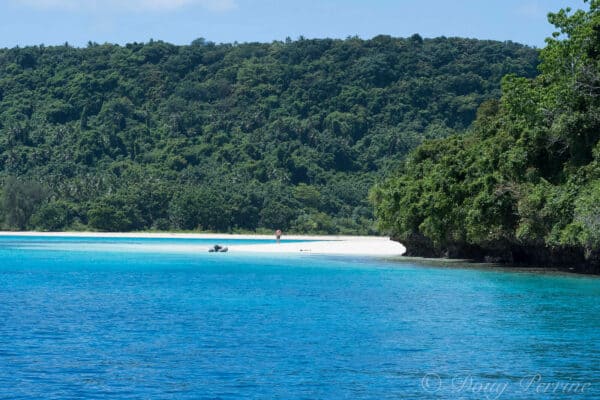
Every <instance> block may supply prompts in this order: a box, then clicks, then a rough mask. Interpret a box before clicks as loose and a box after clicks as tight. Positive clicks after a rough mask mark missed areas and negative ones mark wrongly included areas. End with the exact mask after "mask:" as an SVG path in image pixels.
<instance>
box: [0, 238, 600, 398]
mask: <svg viewBox="0 0 600 400" xmlns="http://www.w3.org/2000/svg"><path fill="white" fill-rule="evenodd" d="M213 242H215V241H190V240H184V241H178V240H144V239H140V240H136V239H126V240H115V239H83V240H77V239H51V240H50V239H45V238H0V398H2V399H5V398H27V399H29V398H46V399H79V398H88V399H95V398H98V399H100V398H101V399H105V398H115V399H203V398H205V399H239V398H252V399H270V398H277V399H367V398H368V399H478V400H481V399H573V398H576V399H600V279H598V278H594V277H582V276H566V275H542V274H530V273H518V272H506V271H498V270H483V269H480V270H477V269H460V268H436V267H427V266H423V265H418V266H417V265H412V264H409V263H395V262H392V261H386V260H374V259H357V258H346V257H324V256H323V257H321V256H314V255H293V256H273V255H268V256H261V255H243V254H235V253H233V252H230V253H226V254H209V253H206V252H204V251H202V252H198V251H193V247H191V246H192V245H194V244H201V245H204V246H206V245H208V244H213ZM216 242H219V243H221V244H232V242H229V241H223V240H220V241H216ZM248 243H256V241H252V242H248ZM237 244H243V242H238V243H237ZM170 248H171V249H172V250H169V249H170Z"/></svg>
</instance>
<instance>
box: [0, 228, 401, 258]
mask: <svg viewBox="0 0 600 400" xmlns="http://www.w3.org/2000/svg"><path fill="white" fill-rule="evenodd" d="M2 236H22V237H48V236H52V237H89V238H93V237H100V238H132V239H134V238H155V239H214V240H215V244H217V243H218V241H219V240H227V239H241V240H243V239H247V240H251V239H264V240H274V239H275V237H274V236H273V235H237V234H233V235H228V234H212V233H144V232H142V233H102V232H60V233H58V232H0V238H1V237H2ZM289 240H307V242H291V243H290V242H288V241H289ZM203 250H204V251H206V250H208V248H206V249H204V248H203ZM229 251H230V252H235V253H275V254H277V253H278V254H293V253H304V254H325V255H326V254H329V255H363V256H400V255H402V254H404V253H405V252H406V248H405V247H404V246H403V245H401V244H400V243H397V242H394V241H392V240H390V239H389V238H388V237H374V236H310V235H290V236H287V235H284V236H283V237H282V240H281V243H279V244H275V243H269V244H251V245H233V246H229Z"/></svg>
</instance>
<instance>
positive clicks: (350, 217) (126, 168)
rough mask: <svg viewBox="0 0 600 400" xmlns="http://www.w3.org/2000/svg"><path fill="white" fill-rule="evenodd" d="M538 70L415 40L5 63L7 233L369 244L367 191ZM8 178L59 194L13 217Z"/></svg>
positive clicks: (0, 170)
mask: <svg viewBox="0 0 600 400" xmlns="http://www.w3.org/2000/svg"><path fill="white" fill-rule="evenodd" d="M537 59H538V55H537V51H535V50H534V49H531V48H528V47H525V46H521V45H518V44H514V43H510V42H506V43H500V42H492V41H478V40H467V39H457V38H451V39H449V38H437V39H422V38H421V37H419V36H418V35H416V36H414V37H412V38H410V39H395V38H391V37H388V36H378V37H375V38H373V39H372V40H361V39H358V38H348V39H346V40H330V39H323V40H306V39H300V40H297V41H286V42H273V43H270V44H261V43H246V44H221V45H216V44H214V43H211V42H207V41H205V40H202V39H198V40H195V41H194V42H193V43H192V44H191V45H188V46H174V45H171V44H168V43H164V42H160V41H150V42H149V43H145V44H142V43H131V44H128V45H126V46H117V45H110V44H104V45H98V44H95V43H90V44H89V45H88V47H87V48H73V47H70V46H67V45H65V46H58V47H46V46H34V47H26V48H14V49H4V50H0V185H3V186H5V188H4V191H5V196H4V197H5V201H4V203H3V213H4V214H5V218H4V224H5V225H6V226H5V227H8V228H13V229H33V228H36V229H45V230H61V229H67V228H72V227H75V228H84V227H87V228H91V229H98V230H140V229H198V228H200V229H205V230H216V231H231V230H236V229H239V230H255V229H257V228H269V229H272V228H282V229H295V230H298V231H317V232H336V231H338V232H342V231H343V232H346V233H369V232H373V216H372V212H371V211H370V210H371V208H370V206H369V204H368V201H367V200H366V198H367V193H368V190H369V188H370V187H371V186H372V184H373V183H374V182H375V181H376V180H377V179H378V178H379V177H380V176H382V175H384V174H386V173H387V172H388V171H390V170H392V169H393V168H394V166H395V165H397V164H398V162H399V161H400V160H401V159H402V158H403V157H404V155H405V154H406V153H407V152H408V151H409V150H411V149H413V148H414V147H415V146H416V145H417V144H419V143H420V142H421V141H422V139H423V138H425V137H427V138H439V137H445V136H448V135H450V134H452V133H454V132H457V131H461V130H463V129H465V128H466V127H467V126H469V125H470V124H471V122H472V121H473V119H474V118H475V113H476V110H477V107H478V105H479V104H480V103H481V102H483V101H485V100H487V99H491V98H498V97H499V95H500V92H499V90H500V79H501V77H502V76H503V75H505V74H507V73H515V74H518V75H520V76H528V77H532V76H534V75H535V67H536V65H537ZM564 123H565V124H576V123H578V122H577V121H575V120H573V121H566V120H565V121H564ZM9 176H14V177H18V181H19V182H23V183H25V182H38V184H40V185H42V186H43V187H44V188H45V190H46V191H47V196H46V197H45V198H44V199H42V200H39V201H38V200H36V201H35V202H34V203H33V204H32V205H31V206H29V205H28V206H27V207H25V208H19V207H20V206H18V205H17V203H15V202H12V200H11V199H13V197H11V196H13V194H14V190H15V188H14V184H13V183H11V182H12V181H10V180H9V178H8V177H9ZM6 193H8V194H6ZM19 193H20V192H19ZM6 199H8V200H6ZM34 216H35V217H34Z"/></svg>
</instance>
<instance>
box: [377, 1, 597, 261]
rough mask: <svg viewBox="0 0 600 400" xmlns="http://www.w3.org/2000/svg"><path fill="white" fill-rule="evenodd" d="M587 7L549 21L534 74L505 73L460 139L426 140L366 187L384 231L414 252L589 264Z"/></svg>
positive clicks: (593, 245)
mask: <svg viewBox="0 0 600 400" xmlns="http://www.w3.org/2000/svg"><path fill="white" fill-rule="evenodd" d="M588 4H589V9H588V10H587V11H583V10H578V11H576V12H572V11H571V10H569V9H565V10H561V11H559V12H558V13H553V14H549V20H550V21H551V22H552V23H553V24H554V25H555V26H556V28H557V32H556V33H555V34H554V35H553V37H551V38H549V39H547V46H546V47H545V48H544V49H543V50H542V52H541V60H542V62H541V64H540V72H541V73H540V75H539V76H538V77H536V78H534V79H527V78H524V77H517V76H516V75H514V74H511V75H507V76H506V77H505V78H504V79H503V83H502V90H503V95H502V98H501V100H500V102H496V101H488V102H485V103H483V104H482V105H481V106H480V107H479V110H478V115H477V120H476V121H475V123H474V124H473V126H472V128H471V129H470V132H469V133H468V134H465V135H463V136H453V137H450V138H446V139H436V140H431V141H428V142H426V143H424V144H423V145H421V146H420V147H419V148H417V149H416V150H415V151H414V152H413V153H412V154H411V155H410V156H409V157H408V159H407V161H406V162H405V163H404V165H403V166H402V168H401V170H400V172H399V173H398V174H396V175H395V176H393V177H392V178H390V179H389V180H387V181H386V182H384V183H382V184H380V185H379V186H378V187H377V188H375V189H374V190H373V192H372V199H373V200H374V202H375V204H376V214H377V216H378V217H379V219H380V225H381V227H382V228H383V229H387V230H389V231H391V232H392V233H393V234H394V235H395V236H396V237H397V238H399V239H400V240H404V241H405V242H407V243H408V244H409V247H410V243H415V246H414V249H415V252H416V253H430V254H436V255H441V254H447V255H458V256H465V255H467V256H468V255H469V254H473V253H477V252H479V253H483V254H496V255H499V256H500V258H504V259H508V260H511V261H521V260H522V261H526V262H527V261H531V260H536V259H540V257H538V255H539V254H554V255H556V254H559V253H560V252H561V251H562V253H563V254H569V255H571V254H573V252H574V253H575V254H581V255H582V258H585V259H587V260H593V259H595V258H597V256H598V250H600V235H599V234H598V232H599V228H600V222H599V220H600V208H599V206H598V204H600V143H599V139H600V2H599V1H589V2H588ZM567 250H568V251H567ZM536 254H537V255H536ZM571 261H573V262H577V260H571Z"/></svg>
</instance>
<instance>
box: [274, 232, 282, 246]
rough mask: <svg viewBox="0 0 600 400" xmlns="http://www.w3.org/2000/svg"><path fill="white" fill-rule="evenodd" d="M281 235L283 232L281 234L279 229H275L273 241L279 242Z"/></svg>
mask: <svg viewBox="0 0 600 400" xmlns="http://www.w3.org/2000/svg"><path fill="white" fill-rule="evenodd" d="M282 234H283V232H281V229H277V230H276V231H275V239H276V240H277V243H279V241H280V240H281V235H282Z"/></svg>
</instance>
